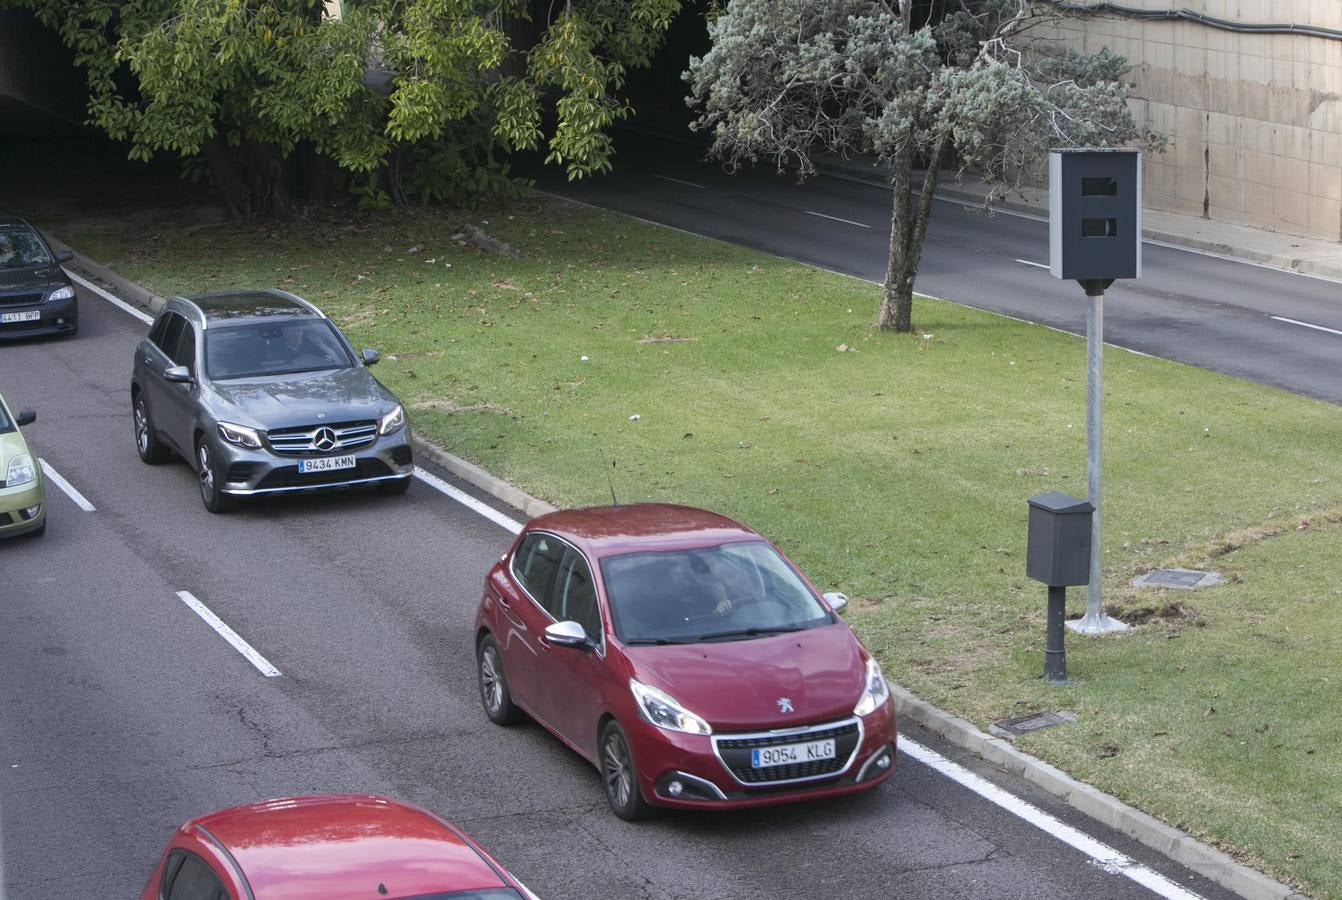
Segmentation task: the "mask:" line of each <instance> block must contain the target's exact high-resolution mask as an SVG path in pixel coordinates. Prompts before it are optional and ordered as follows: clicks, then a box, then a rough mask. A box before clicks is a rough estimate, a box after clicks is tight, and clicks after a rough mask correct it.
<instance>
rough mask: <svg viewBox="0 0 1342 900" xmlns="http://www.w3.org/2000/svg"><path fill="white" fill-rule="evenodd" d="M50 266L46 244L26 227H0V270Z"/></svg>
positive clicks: (49, 255)
mask: <svg viewBox="0 0 1342 900" xmlns="http://www.w3.org/2000/svg"><path fill="white" fill-rule="evenodd" d="M50 264H51V254H50V253H48V252H47V246H46V244H44V243H42V239H41V238H40V237H38V236H37V232H36V231H33V230H32V229H31V228H29V227H28V226H27V225H0V268H10V269H17V268H22V267H24V266H45V265H50Z"/></svg>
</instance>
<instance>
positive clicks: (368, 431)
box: [266, 422, 377, 456]
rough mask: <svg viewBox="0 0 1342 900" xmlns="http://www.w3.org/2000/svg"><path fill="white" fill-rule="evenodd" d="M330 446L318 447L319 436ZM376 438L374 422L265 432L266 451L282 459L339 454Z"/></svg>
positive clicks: (339, 423)
mask: <svg viewBox="0 0 1342 900" xmlns="http://www.w3.org/2000/svg"><path fill="white" fill-rule="evenodd" d="M325 432H329V434H325V437H326V438H327V439H328V441H333V443H331V444H330V446H318V440H319V438H320V437H321V436H323V433H325ZM376 438H377V422H337V423H334V424H331V425H304V426H302V427H299V428H276V429H274V430H273V431H268V432H266V441H267V442H268V443H269V444H270V449H271V450H274V451H275V452H276V453H280V454H283V455H285V456H321V455H325V454H328V453H341V452H344V451H347V450H354V449H356V448H358V447H363V446H365V445H367V444H371V443H372V442H373V441H374V440H375V439H376Z"/></svg>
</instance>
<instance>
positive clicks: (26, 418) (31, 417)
mask: <svg viewBox="0 0 1342 900" xmlns="http://www.w3.org/2000/svg"><path fill="white" fill-rule="evenodd" d="M36 421H37V413H35V412H33V411H32V410H31V409H21V410H19V412H18V415H16V416H14V424H15V425H18V426H19V427H20V428H22V427H23V426H24V425H31V424H33V423H34V422H36Z"/></svg>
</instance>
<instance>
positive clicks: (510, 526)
mask: <svg viewBox="0 0 1342 900" xmlns="http://www.w3.org/2000/svg"><path fill="white" fill-rule="evenodd" d="M415 477H416V478H418V479H419V480H420V481H422V482H424V483H425V484H427V485H428V486H429V487H431V488H434V489H435V490H439V491H442V492H443V493H444V494H446V495H447V496H449V497H451V498H452V499H453V500H455V501H457V502H458V503H460V504H461V505H462V506H465V507H468V508H470V509H472V510H474V511H475V512H477V513H479V514H480V515H482V516H484V517H485V518H486V519H488V520H489V521H491V522H493V523H494V524H495V525H498V526H499V527H500V528H504V529H506V530H508V531H511V532H512V533H513V534H517V533H518V532H519V531H521V530H522V523H521V522H519V521H517V520H516V519H510V518H508V517H507V516H505V515H504V514H503V513H501V512H499V511H498V510H497V509H495V508H494V507H492V506H490V505H489V504H487V503H481V502H480V501H479V500H476V499H475V498H474V497H472V496H471V495H470V494H468V493H466V492H465V491H461V490H458V489H457V488H454V487H453V486H452V485H450V484H448V483H447V482H446V481H443V479H441V478H439V477H438V476H437V475H434V474H433V473H432V472H426V471H424V470H423V469H421V468H420V467H419V466H415Z"/></svg>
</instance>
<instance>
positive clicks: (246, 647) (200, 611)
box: [177, 591, 280, 678]
mask: <svg viewBox="0 0 1342 900" xmlns="http://www.w3.org/2000/svg"><path fill="white" fill-rule="evenodd" d="M177 597H178V599H180V600H181V601H182V602H183V603H185V604H186V605H187V606H189V607H191V609H192V611H194V612H195V614H196V615H198V616H200V617H201V618H202V619H204V620H205V624H207V625H209V626H210V627H211V628H213V629H214V630H215V631H217V632H219V636H220V637H221V638H223V639H224V640H226V641H228V642H229V643H230V644H232V645H233V649H234V650H236V651H238V652H239V653H241V654H242V655H243V656H244V657H246V658H247V662H249V663H251V664H252V665H254V666H256V670H257V671H258V672H260V673H261V674H262V675H264V676H266V677H267V678H274V677H275V676H276V675H279V674H280V670H279V669H277V668H275V667H274V666H272V665H271V664H270V661H269V660H267V659H266V658H265V657H264V656H262V655H261V654H260V653H257V652H256V649H255V648H254V647H252V645H251V644H249V643H247V642H246V641H244V640H243V639H242V638H241V637H240V636H239V635H238V633H237V632H236V631H234V630H233V629H232V628H229V627H228V623H226V622H225V621H224V620H223V619H221V618H219V617H218V616H216V615H215V614H214V612H213V611H212V610H211V609H210V608H209V607H208V606H206V605H205V604H204V603H201V602H200V601H199V600H197V599H196V598H195V597H194V596H193V595H192V594H191V592H190V591H178V592H177Z"/></svg>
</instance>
